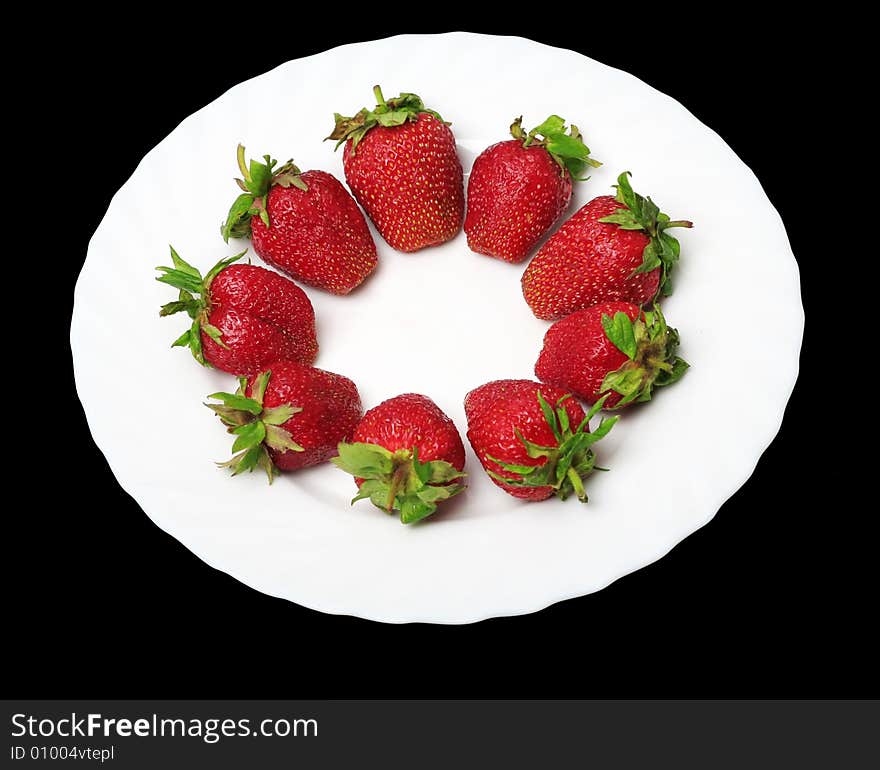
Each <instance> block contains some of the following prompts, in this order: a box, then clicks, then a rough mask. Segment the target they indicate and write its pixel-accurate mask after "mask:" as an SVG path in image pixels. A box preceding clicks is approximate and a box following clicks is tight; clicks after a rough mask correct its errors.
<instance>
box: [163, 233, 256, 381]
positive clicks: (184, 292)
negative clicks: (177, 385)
mask: <svg viewBox="0 0 880 770" xmlns="http://www.w3.org/2000/svg"><path fill="white" fill-rule="evenodd" d="M169 248H170V249H171V264H172V265H173V266H172V267H165V266H162V267H157V268H156V270H158V271H160V272H161V273H162V275H160V276H158V277H157V278H156V280H157V281H159V282H160V283H166V284H168V285H169V286H173V287H174V288H175V289H178V291H179V294H178V299H177V300H176V301H175V302H168V303H167V304H165V305H162V307H161V308H160V309H159V316H160V317H164V316H169V315H174V314H175V313H186V314H187V315H188V316H189V317H190V318H191V319H193V322H192V325H191V326H190V328H189V329H187V330H186V331H185V332H184V333H183V334H181V335H180V336H179V337H178V338H177V339H176V340H174V342H172V343H171V347H173V348H177V347H188V348H189V349H190V352H191V353H192V355H193V358H195V359H196V361H198V362H199V363H200V364H202V366H208V365H209V364H208V363H207V362H206V361H205V357H204V355H203V353H202V336H201V332H205V334H207V335H208V336H209V337H210V338H211V339H212V340H214V342H216V343H217V344H218V345H220V346H221V347H224V348H225V347H226V343H225V342H223V336H222V334H221V333H220V330H219V329H218V328H217V327H216V326H213V325H211V324H209V323H208V316H209V315H210V313H211V301H210V296H211V295H210V291H209V289H210V286H211V281H213V280H214V277H215V276H216V275H217V274H218V273H219V272H220V271H221V270H223V269H224V268H226V267H228V266H229V265H231V264H232V263H233V262H236V261H238V260H239V259H241V258H242V257H243V256H244V255H245V254H247V251H243V252H241V254H236V255H235V256H232V257H226V258H224V259H221V260H220V261H219V262H218V263H217V264H216V265H214V267H212V268H211V269H210V270H209V271H208V273H207V274H206V275H205V276H204V278H203V277H202V274H201V273H200V272H199V271H198V269H196V268H195V267H193V266H192V265H190V264H189V263H188V262H186V261H184V260H183V258H182V257H181V256H180V255H179V254H178V253H177V252H176V251H175V250H174V247H173V246H170V247H169Z"/></svg>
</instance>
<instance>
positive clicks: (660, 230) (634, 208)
mask: <svg viewBox="0 0 880 770" xmlns="http://www.w3.org/2000/svg"><path fill="white" fill-rule="evenodd" d="M630 176H631V174H630V172H629V171H624V172H623V173H622V174H621V175H620V176H618V177H617V184H616V185H615V187H616V188H617V200H618V202H619V203H622V204H623V205H624V206H626V208H621V209H617V211H615V212H614V213H613V214H610V215H609V216H607V217H602V218H601V219H600V220H599V221H600V222H606V223H608V224H614V225H617V226H618V227H620V228H621V229H623V230H642V231H644V232H645V233H646V234H647V235H648V237H649V238H650V239H651V241H650V243H648V245H647V246H645V250H644V252H643V253H642V264H641V265H639V266H638V267H637V268H636V269H635V270H634V271H633V275H636V274H638V273H649V272H651V271H652V270H656V269H657V268H658V267H659V268H660V269H661V274H660V286H659V288H658V290H657V296H660V295H663V296H669V295H670V294H671V293H672V283H671V281H670V274H671V272H672V268H673V267H675V263H676V262H678V258H679V255H680V253H681V246H680V245H679V243H678V240H676V239H675V238H673V237H672V236H671V235H669V234H668V233H667V232H665V231H666V230H667V229H669V228H671V227H693V226H694V223H693V222H689V221H688V220H686V219H678V220H674V221H673V220H671V219H670V218H669V216H668V215H666V214H664V213H663V212H661V211H660V209H659V207H658V206H657V204H656V203H654V201H652V200H651V199H650V198H645V197H643V196H641V195H639V194H638V193H637V192H635V191H634V190H633V189H632V186H631V185H630V183H629V177H630ZM655 299H656V297H655Z"/></svg>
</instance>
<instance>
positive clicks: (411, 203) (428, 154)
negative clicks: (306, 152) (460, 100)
mask: <svg viewBox="0 0 880 770" xmlns="http://www.w3.org/2000/svg"><path fill="white" fill-rule="evenodd" d="M373 93H374V94H375V96H376V102H377V104H376V107H375V109H373V110H367V109H366V108H364V109H362V110H361V111H360V112H358V113H357V115H355V116H354V117H351V118H346V117H343V116H342V115H340V114H338V113H336V114H335V115H334V119H335V121H336V126H335V128H334V129H333V133H332V134H330V136H328V137H327V138H328V139H337V140H338V141H337V143H336V147H337V148H338V147H339V145H340V144H342V143H343V142H344V143H345V150H344V152H343V166H344V168H345V180H346V181H347V182H348V186H349V187H350V188H351V191H352V192H353V193H354V197H355V198H357V200H358V203H360V204H361V206H363V208H364V211H366V212H367V215H368V216H369V217H370V219H372V220H373V224H374V225H376V229H377V230H378V231H379V233H380V234H381V236H382V237H383V238H384V239H385V240H386V241H388V243H389V244H390V245H391V246H392V247H393V248H395V249H397V250H398V251H417V250H418V249H423V248H425V246H433V245H435V244H438V243H443V242H445V241H448V240H449V239H451V238H453V237H455V235H456V233H458V231H459V230H460V229H461V220H462V218H463V217H464V186H463V181H462V178H463V177H462V171H461V162H460V161H459V160H458V155H457V154H456V152H455V137H454V136H453V135H452V131H450V130H449V125H450V124H449V123H446V122H444V120H443V118H441V117H440V115H439V114H438V113H436V112H435V111H434V110H429V109H427V108H426V107H425V105H424V103H423V102H422V100H421V99H420V98H419V97H418V96H416V95H415V94H401V95H400V96H398V97H397V98H396V99H389V100H388V101H385V98H384V97H383V96H382V91H381V89H380V88H379V86H375V88H374V89H373Z"/></svg>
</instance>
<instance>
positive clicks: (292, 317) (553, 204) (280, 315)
mask: <svg viewBox="0 0 880 770" xmlns="http://www.w3.org/2000/svg"><path fill="white" fill-rule="evenodd" d="M373 93H374V96H375V100H376V105H375V107H372V108H367V107H364V108H362V109H361V110H359V111H357V112H356V113H354V114H353V115H352V116H350V117H347V116H343V115H341V114H338V113H337V114H335V115H334V125H333V130H332V131H331V132H330V135H329V136H328V137H327V139H331V140H335V141H336V143H337V144H336V148H337V149H338V148H339V147H340V146H344V150H343V169H344V174H345V181H346V183H347V185H348V190H347V189H346V188H345V187H344V186H343V185H342V183H341V182H340V181H339V180H338V179H337V178H336V177H334V176H333V175H332V174H330V173H328V172H326V171H321V170H309V171H301V170H300V169H299V168H298V167H297V166H296V165H295V164H294V162H293V161H292V160H288V161H287V162H285V163H282V164H281V165H279V164H278V162H277V161H276V160H275V159H273V158H272V157H271V156H270V155H264V156H263V158H262V160H250V161H248V160H247V158H246V151H245V148H244V146H243V145H239V146H238V149H237V152H236V160H237V165H238V170H239V174H240V176H239V177H238V178H236V179H235V182H236V184H237V186H238V188H239V194H238V195H237V197H236V198H235V199H234V201H233V202H232V205H231V206H230V209H229V211H228V213H227V215H226V218H225V220H224V221H223V223H222V225H221V228H220V230H221V235H222V237H223V239H224V241H226V242H228V241H229V239H230V238H234V239H249V240H250V241H251V245H252V246H253V249H254V251H255V252H256V254H257V255H258V256H259V257H261V258H262V259H263V261H264V262H266V263H268V264H269V265H271V266H272V267H274V268H275V269H276V270H277V271H278V272H275V271H272V270H267V269H265V268H263V267H258V266H256V265H252V264H243V263H241V262H240V260H241V259H242V257H244V255H245V254H246V253H247V252H246V251H243V252H241V253H239V254H236V255H235V256H232V257H226V258H224V259H222V260H220V261H219V262H218V263H217V264H216V265H214V267H213V268H211V269H210V270H209V271H208V272H207V273H206V274H205V275H204V276H203V275H202V273H201V272H200V271H199V270H198V269H197V268H195V267H193V266H192V265H191V264H189V263H188V262H186V261H185V260H184V259H183V258H182V257H181V256H180V255H179V254H178V253H177V252H176V251H175V250H174V248H173V247H172V248H171V265H170V266H164V267H160V268H157V269H158V270H159V272H160V273H161V275H160V276H159V277H158V278H157V280H159V281H161V282H163V283H165V284H168V285H169V286H172V287H173V288H175V289H177V291H178V295H177V299H176V300H173V301H171V302H168V303H166V304H165V305H163V306H162V308H161V310H160V315H162V316H168V315H174V314H177V313H185V314H186V315H187V316H188V317H189V319H190V322H189V324H188V326H187V328H186V329H185V330H184V331H183V333H182V334H181V335H180V336H179V337H178V338H177V339H176V340H175V341H174V342H173V343H172V346H173V347H186V348H189V350H190V352H191V353H192V356H193V357H194V358H195V359H196V361H198V362H199V363H200V364H202V365H203V366H209V367H215V368H217V369H220V370H222V371H225V372H229V373H230V374H234V375H236V376H237V377H238V378H239V385H238V388H237V389H236V390H235V391H234V392H217V393H212V394H211V395H210V396H208V399H209V400H210V403H206V406H208V407H209V408H210V409H211V411H213V412H214V413H215V414H216V416H217V417H218V418H219V419H220V421H221V423H222V424H223V425H224V427H225V428H226V429H227V431H228V432H229V433H230V434H232V435H233V436H234V439H233V444H232V452H233V456H232V458H231V459H229V460H226V461H224V462H221V463H218V465H220V466H221V467H225V468H228V469H229V470H230V471H231V473H232V475H238V474H240V473H243V472H245V471H253V470H254V469H256V468H260V469H262V470H263V471H264V472H265V473H266V475H267V477H268V480H269V482H270V483H271V482H272V481H273V479H274V478H275V477H276V476H277V475H278V474H279V473H280V472H281V471H293V470H298V469H301V468H305V467H308V466H312V465H316V464H318V463H323V462H325V461H328V460H329V461H332V463H333V464H335V465H336V466H337V467H338V468H340V469H341V470H343V471H345V472H346V473H348V474H350V475H351V476H353V477H354V480H355V484H356V487H357V494H356V495H355V497H354V499H353V500H352V503H354V502H356V501H358V500H362V499H369V500H370V501H371V502H372V503H373V504H374V505H375V506H376V507H377V508H380V509H381V510H383V511H385V512H387V513H396V514H398V515H399V517H400V520H401V521H402V522H403V523H406V524H409V523H413V522H417V521H421V520H423V519H425V518H426V517H428V516H431V515H432V514H434V513H435V512H436V510H437V509H438V506H439V505H440V504H444V503H445V501H447V500H449V499H450V498H452V497H456V496H457V495H459V494H460V493H461V492H463V491H464V490H465V489H466V476H467V474H466V473H465V472H464V463H465V452H464V445H463V442H462V439H461V435H460V434H459V431H458V429H457V428H456V426H455V424H454V423H453V421H452V420H451V419H450V418H449V417H448V416H447V415H446V414H445V413H444V412H443V411H442V410H441V409H440V407H439V406H437V404H435V403H434V402H433V401H432V400H431V399H429V398H428V397H426V396H424V395H421V394H416V393H405V394H402V395H399V396H395V397H393V398H389V399H387V400H385V401H383V402H382V403H380V404H378V405H377V406H375V407H373V408H372V409H369V410H368V411H367V412H366V413H365V414H364V413H363V409H362V405H361V398H360V395H359V393H358V389H357V387H356V385H355V384H354V383H353V382H352V381H351V380H350V379H348V378H347V377H344V376H342V375H340V374H335V373H333V372H327V371H324V370H322V369H318V368H315V367H314V366H313V363H314V361H315V358H316V356H317V353H318V341H317V336H316V332H315V314H314V310H313V308H312V304H311V302H310V300H309V298H308V296H307V295H306V293H305V292H304V291H303V289H302V288H300V286H298V285H297V283H295V282H294V281H297V282H299V283H301V284H305V285H307V286H310V287H313V288H317V289H321V290H324V291H327V292H330V293H332V294H338V295H345V294H349V293H350V292H352V291H354V290H355V289H356V288H357V287H358V286H360V285H361V284H362V283H363V282H364V281H365V280H367V279H368V278H369V276H370V275H371V274H372V272H373V271H374V270H375V268H376V266H377V264H378V256H377V250H376V244H375V242H374V240H373V236H372V234H371V232H370V229H369V226H368V224H367V218H369V220H370V221H371V222H372V223H373V225H374V226H375V228H376V231H377V232H378V233H379V235H380V236H381V237H382V238H383V239H384V240H385V241H386V242H387V243H388V244H389V245H390V246H391V247H392V248H394V249H397V250H398V251H402V252H412V251H417V250H419V249H423V248H427V247H430V246H434V245H438V244H441V243H445V242H446V241H449V240H451V239H452V238H454V237H455V236H456V235H457V234H458V232H459V231H460V230H461V229H464V232H465V235H466V238H467V243H468V247H469V248H470V249H471V250H472V251H473V252H475V253H477V254H482V255H485V256H488V257H492V258H495V259H499V260H502V261H504V262H508V263H512V264H516V263H521V262H523V261H524V260H526V259H527V258H528V257H529V255H531V254H532V253H533V252H535V250H536V249H537V253H536V254H535V256H534V258H533V259H532V260H531V262H530V263H529V264H528V265H527V267H526V269H525V271H524V273H523V276H522V291H523V297H524V299H525V301H526V303H527V304H528V306H529V308H530V309H531V310H532V312H533V313H534V315H535V316H536V317H538V318H540V319H544V320H548V321H553V324H552V325H551V326H550V327H549V328H548V330H547V333H546V335H545V337H544V344H543V348H542V350H541V352H540V355H539V356H538V359H537V361H536V364H535V375H536V377H537V378H538V379H537V380H527V379H506V380H495V381H492V382H488V383H485V384H483V385H480V386H479V387H476V388H474V389H473V390H472V391H471V392H470V393H468V394H467V396H466V397H465V401H464V407H465V415H466V419H467V424H468V430H467V438H468V440H469V442H470V444H471V447H472V448H473V450H474V453H475V455H476V456H477V459H478V460H479V462H480V464H481V465H482V466H483V468H484V470H485V471H486V473H487V475H488V476H489V477H490V479H491V480H492V481H493V483H494V484H495V485H497V486H498V487H499V488H501V489H502V490H504V491H505V492H506V493H508V494H509V495H512V496H513V497H516V498H519V499H521V500H525V501H540V500H545V499H547V498H548V497H551V496H553V495H555V496H557V497H559V498H561V499H566V498H568V497H570V496H573V497H576V498H577V499H579V500H580V501H582V502H586V500H587V492H586V488H585V481H586V479H587V478H588V477H589V476H590V475H591V474H592V473H593V472H594V471H595V470H605V469H604V468H600V467H599V466H598V465H596V455H595V452H594V449H593V445H594V444H595V443H597V442H598V441H599V440H600V439H602V438H603V437H604V436H605V435H607V433H608V432H609V431H610V430H611V428H612V427H613V425H614V424H615V422H616V421H617V420H618V417H617V416H613V417H606V418H604V419H602V420H601V421H600V422H599V424H598V425H597V426H596V427H595V428H594V429H592V430H591V427H590V422H591V420H592V418H593V417H594V416H595V415H596V414H597V413H598V412H599V411H600V410H603V409H604V410H620V409H623V408H626V407H629V406H631V405H633V404H636V403H644V402H646V401H649V400H650V399H651V398H652V396H653V394H654V391H655V389H656V388H658V387H661V386H664V385H670V384H672V383H674V382H677V381H678V380H679V379H680V378H681V377H682V376H683V375H684V373H685V371H686V370H687V368H688V364H687V363H686V362H685V361H684V360H683V359H682V358H680V357H679V356H678V355H677V354H676V350H677V347H678V344H679V335H678V332H677V331H676V330H675V329H674V328H672V327H670V326H668V324H667V323H666V319H665V317H664V316H663V313H662V312H661V310H660V307H659V301H660V299H661V298H662V297H664V296H667V295H668V294H669V293H671V291H672V280H671V276H672V272H673V269H674V267H675V265H676V263H677V262H678V260H679V257H680V246H679V243H678V241H677V240H676V239H675V238H674V237H673V236H672V235H671V234H670V233H669V232H668V230H670V229H671V228H675V227H691V226H692V224H691V222H689V221H686V220H672V219H671V218H670V217H669V216H667V215H666V214H664V213H663V212H661V211H660V209H659V208H658V207H657V205H656V204H655V203H654V202H653V201H652V200H651V198H649V197H643V196H642V195H640V194H638V193H636V192H635V191H634V190H633V189H632V187H631V185H630V181H629V176H630V175H629V172H624V173H622V174H620V175H619V176H618V178H617V184H616V185H615V187H616V194H615V195H613V196H611V195H602V196H599V197H597V198H594V199H593V200H591V201H589V202H588V203H587V204H586V205H584V206H582V207H581V208H580V209H578V210H577V211H576V212H575V213H574V214H572V215H571V216H570V217H569V218H568V219H567V220H566V221H565V222H564V223H563V224H562V225H561V226H560V227H559V228H558V229H557V230H556V231H555V232H553V233H552V235H551V234H550V233H551V231H552V230H553V228H554V227H555V226H556V225H557V223H558V222H559V221H560V220H561V219H562V218H563V216H564V214H565V211H566V209H567V208H568V206H569V203H570V201H571V197H572V188H573V184H574V183H575V182H582V181H585V180H586V179H588V178H589V177H587V176H585V172H586V171H587V170H589V169H590V168H596V167H598V166H600V165H601V163H600V162H599V161H597V160H595V159H594V158H592V157H591V156H590V149H589V147H587V145H586V143H585V142H584V138H583V135H582V134H581V131H580V129H579V128H578V127H577V126H575V125H574V124H572V125H570V126H566V124H565V120H564V119H563V118H561V117H559V116H558V115H551V116H549V117H548V118H547V119H546V120H544V121H543V122H542V123H541V124H539V125H538V126H536V127H535V128H533V129H531V130H528V131H527V130H525V129H524V128H523V125H522V117H518V118H516V119H515V120H514V121H513V122H512V124H511V126H510V137H511V138H509V139H506V140H500V141H498V142H496V143H495V144H492V145H491V146H489V147H487V148H486V149H485V150H484V151H483V152H482V153H481V154H480V155H479V156H478V157H477V158H476V160H475V161H474V164H473V168H472V170H471V173H470V175H469V178H468V183H467V207H466V208H465V189H464V175H463V172H462V167H461V163H460V161H459V159H458V155H457V153H456V144H455V136H454V134H453V132H452V130H451V128H450V125H451V124H450V123H448V122H447V121H445V120H444V119H443V117H442V116H441V115H440V113H438V112H437V111H435V110H433V109H430V108H428V107H426V106H425V104H424V102H423V101H422V99H421V98H420V97H419V96H418V95H416V94H413V93H402V94H400V95H399V96H397V97H395V98H393V99H386V98H385V97H384V95H383V94H382V90H381V89H380V88H379V86H376V87H375V88H374V89H373ZM349 190H350V192H349ZM364 214H366V217H365V215H364ZM548 235H549V238H548V237H547V236H548ZM579 400H582V401H584V402H586V403H587V404H589V405H590V406H589V409H588V410H587V411H585V410H584V408H583V407H582V406H581V404H580V403H579Z"/></svg>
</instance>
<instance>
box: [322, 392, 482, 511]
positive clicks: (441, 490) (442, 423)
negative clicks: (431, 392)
mask: <svg viewBox="0 0 880 770" xmlns="http://www.w3.org/2000/svg"><path fill="white" fill-rule="evenodd" d="M352 440H353V442H354V443H351V444H346V443H342V444H340V445H339V457H337V458H335V459H334V460H333V463H335V464H336V465H337V466H338V467H340V468H341V469H342V470H344V471H345V472H346V473H350V474H351V475H352V476H354V477H355V481H356V482H357V485H358V487H360V491H359V492H358V494H357V496H356V497H355V498H354V500H352V503H354V502H356V501H357V500H363V499H364V498H367V497H368V498H370V500H371V501H372V503H373V504H374V505H375V506H377V507H378V508H381V509H382V510H383V511H387V512H388V513H391V512H392V511H395V510H396V511H400V520H401V521H402V522H403V523H404V524H411V523H412V522H414V521H418V520H419V519H424V518H425V517H426V516H430V515H431V514H432V513H434V511H435V510H437V503H439V502H441V501H443V500H447V499H448V498H450V497H452V496H453V495H457V494H458V493H459V492H462V491H463V490H464V488H465V485H464V484H463V483H462V482H461V481H460V480H459V479H462V478H463V477H464V476H465V474H464V473H462V469H463V468H464V445H463V444H462V443H461V436H459V434H458V430H457V429H456V427H455V424H454V423H453V422H452V420H450V419H449V417H447V416H446V415H445V414H444V413H443V412H442V411H441V410H440V407H438V406H437V404H435V403H434V402H433V401H431V399H430V398H426V397H425V396H420V395H418V394H417V393H405V394H403V395H402V396H395V397H394V398H389V399H388V400H387V401H383V402H382V403H381V404H379V406H375V407H373V408H372V409H370V410H369V411H368V412H367V413H366V414H365V415H364V417H363V419H362V420H361V421H360V423H359V424H358V426H357V428H356V429H355V432H354V437H353V439H352Z"/></svg>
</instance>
